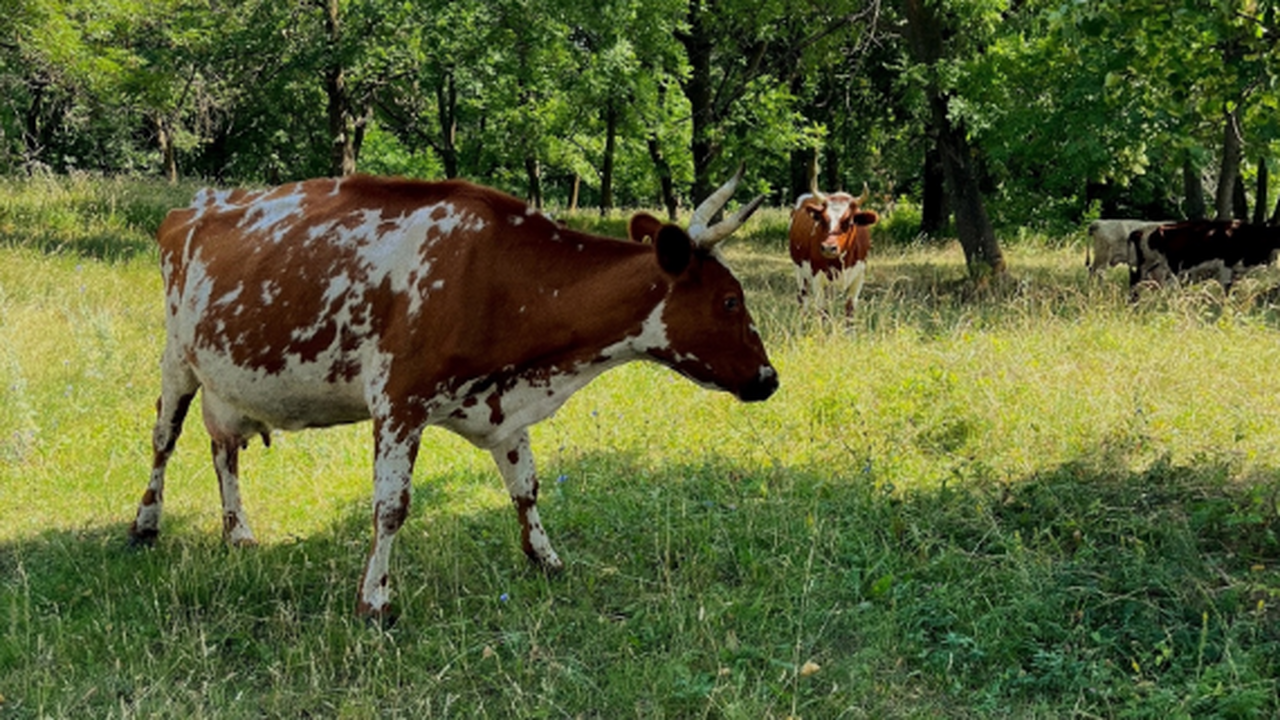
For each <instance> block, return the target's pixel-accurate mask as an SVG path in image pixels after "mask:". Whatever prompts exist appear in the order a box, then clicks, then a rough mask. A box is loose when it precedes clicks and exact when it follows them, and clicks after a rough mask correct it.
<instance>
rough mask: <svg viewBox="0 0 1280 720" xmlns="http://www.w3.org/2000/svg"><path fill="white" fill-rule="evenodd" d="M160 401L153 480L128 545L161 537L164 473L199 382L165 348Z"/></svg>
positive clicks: (153, 440) (153, 439) (154, 431)
mask: <svg viewBox="0 0 1280 720" xmlns="http://www.w3.org/2000/svg"><path fill="white" fill-rule="evenodd" d="M160 384H161V390H160V398H159V399H158V400H157V401H156V424H155V427H154V428H153V429H152V431H151V448H152V456H151V478H150V481H149V482H148V483H147V489H146V491H145V492H144V493H143V494H142V502H140V503H139V504H138V512H137V514H136V515H135V516H134V519H133V524H132V525H130V526H129V542H130V543H131V544H134V545H150V544H152V543H154V542H155V540H156V537H157V536H158V535H159V534H160V510H161V508H162V507H163V505H164V471H165V466H166V465H167V464H168V463H169V457H170V456H171V455H173V449H174V447H175V446H176V445H177V443H178V436H179V435H181V434H182V421H183V420H185V419H186V417H187V411H188V410H189V409H190V408H191V400H192V398H194V397H195V395H196V390H198V389H199V388H200V383H199V381H198V380H196V377H195V375H194V374H192V372H191V368H189V367H188V366H187V364H186V363H185V362H184V361H183V360H182V359H181V358H179V357H177V353H176V352H175V351H172V350H170V349H169V348H168V347H166V348H165V354H164V357H163V360H162V362H161V379H160Z"/></svg>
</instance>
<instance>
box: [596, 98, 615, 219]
mask: <svg viewBox="0 0 1280 720" xmlns="http://www.w3.org/2000/svg"><path fill="white" fill-rule="evenodd" d="M617 147H618V108H617V105H616V104H615V101H613V100H610V101H609V102H607V103H605V108H604V160H603V162H601V163H600V165H601V167H600V215H601V216H604V215H606V214H608V212H609V210H610V209H612V208H613V159H614V156H615V155H616V154H617Z"/></svg>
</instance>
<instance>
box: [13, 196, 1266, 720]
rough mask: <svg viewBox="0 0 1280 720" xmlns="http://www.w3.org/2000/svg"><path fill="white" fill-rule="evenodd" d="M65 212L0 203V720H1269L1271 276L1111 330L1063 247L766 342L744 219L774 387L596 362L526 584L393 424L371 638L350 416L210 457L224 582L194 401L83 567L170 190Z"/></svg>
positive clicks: (758, 280)
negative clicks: (403, 462) (158, 467)
mask: <svg viewBox="0 0 1280 720" xmlns="http://www.w3.org/2000/svg"><path fill="white" fill-rule="evenodd" d="M41 182H43V181H41ZM77 182H79V183H81V184H75V183H72V184H69V185H68V186H66V187H63V186H61V185H58V184H53V185H51V186H47V187H46V186H42V185H39V184H34V185H29V184H24V183H11V184H10V185H8V186H6V187H5V190H6V194H5V195H4V196H3V199H2V200H0V238H2V239H0V245H3V246H4V247H2V248H0V717H9V716H13V717H112V716H121V717H123V716H135V715H147V716H174V717H178V716H181V717H191V716H218V717H226V716H257V715H260V714H267V715H285V716H300V715H303V714H308V715H313V716H315V715H320V716H326V717H333V716H339V717H340V716H346V717H368V716H383V715H390V716H414V717H428V716H435V715H456V714H462V715H469V716H474V715H478V716H495V717H522V716H546V715H552V716H586V717H595V716H598V717H621V716H633V715H634V716H644V717H650V716H666V717H690V716H696V717H704V716H729V717H752V718H756V717H786V716H788V715H792V716H801V717H807V718H816V717H839V716H843V717H935V716H945V715H959V716H981V717H1008V716H1040V717H1057V716H1064V715H1073V714H1077V713H1079V714H1085V715H1096V716H1114V715H1123V714H1137V715H1140V716H1151V715H1168V714H1171V715H1175V716H1179V715H1214V714H1218V715H1224V716H1233V715H1234V716H1250V715H1254V716H1259V715H1260V716H1266V715H1270V714H1274V713H1275V712H1276V711H1277V709H1280V700H1278V698H1277V686H1276V682H1275V680H1274V678H1275V677H1276V676H1277V672H1280V635H1278V634H1277V630H1276V628H1277V627H1280V622H1278V620H1280V618H1278V617H1277V615H1276V608H1277V607H1280V582H1278V581H1277V577H1278V569H1280V542H1278V541H1277V538H1276V528H1277V525H1278V524H1280V516H1278V514H1277V509H1276V497H1277V494H1278V493H1280V471H1278V468H1280V457H1277V452H1278V451H1277V447H1278V446H1280V401H1277V397H1280V395H1278V391H1280V377H1278V376H1277V373H1276V372H1274V368H1276V367H1280V332H1278V330H1277V313H1276V307H1277V305H1276V303H1277V299H1276V294H1275V288H1276V287H1277V285H1280V283H1278V282H1277V277H1276V274H1275V271H1267V272H1263V273H1259V274H1258V275H1257V276H1256V277H1253V278H1250V279H1249V280H1247V281H1246V282H1245V283H1242V284H1241V285H1240V286H1238V287H1237V288H1236V290H1235V291H1233V292H1232V293H1231V294H1230V295H1229V296H1226V297H1224V296H1223V294H1222V292H1221V291H1220V289H1216V288H1215V287H1211V286H1202V287H1197V288H1188V289H1172V290H1168V291H1162V292H1157V293H1149V294H1145V295H1143V296H1142V297H1140V298H1139V299H1138V300H1137V302H1131V301H1130V297H1129V293H1128V288H1127V284H1126V282H1125V279H1124V278H1123V276H1122V274H1121V272H1120V271H1119V270H1115V271H1113V272H1112V274H1109V275H1107V276H1106V277H1104V278H1101V279H1100V280H1097V281H1090V280H1089V279H1088V278H1087V277H1086V274H1085V269H1084V265H1083V253H1082V252H1081V251H1078V249H1077V247H1075V246H1073V245H1072V242H1071V241H1070V240H1068V241H1065V242H1064V241H1055V242H1052V243H1049V242H1045V243H1036V242H1033V241H1030V240H1025V239H1024V240H1022V241H1020V242H1018V243H1015V244H1011V245H1010V246H1009V247H1008V248H1007V252H1008V256H1009V262H1010V266H1011V269H1012V277H1011V279H1010V280H1009V281H1008V282H1007V283H997V284H994V285H992V286H990V287H987V288H984V289H975V288H973V287H972V286H971V285H970V284H969V283H968V282H967V281H966V280H965V278H964V267H963V258H962V256H961V254H960V252H959V250H958V248H957V247H956V246H955V244H954V243H952V244H947V245H942V246H936V245H930V246H924V245H914V246H907V247H888V246H886V247H880V246H879V245H877V246H876V248H875V249H874V250H873V255H872V263H871V271H870V275H869V279H868V284H867V287H866V288H865V289H864V292H863V296H862V301H861V303H860V304H859V307H858V309H857V312H856V313H855V315H854V317H852V318H851V319H849V320H845V319H843V318H841V317H839V316H838V315H837V316H835V317H832V316H822V315H817V314H811V315H803V314H801V313H800V312H799V310H798V308H797V305H796V303H795V299H794V281H793V279H792V276H791V269H790V265H789V263H788V261H787V260H786V257H785V248H784V247H783V243H782V240H781V238H780V237H779V233H780V232H784V231H785V222H786V221H785V213H783V212H782V211H772V212H771V213H765V214H764V215H763V216H762V217H760V218H757V219H753V220H752V224H751V225H749V226H748V227H747V228H744V230H745V232H744V233H743V237H741V238H737V239H736V240H734V241H732V243H731V244H730V245H728V246H727V247H726V251H727V254H728V257H729V260H730V262H731V264H732V265H733V266H734V268H735V270H736V271H737V272H738V274H739V276H740V277H741V278H742V280H743V282H744V285H745V287H746V289H747V294H748V305H749V307H750V309H751V311H752V312H753V314H754V316H755V318H756V320H757V322H758V324H759V325H760V327H761V330H762V332H763V334H764V336H765V340H766V345H767V346H768V347H769V349H770V352H771V354H772V356H773V359H774V362H775V364H776V365H777V367H778V370H779V373H780V376H781V380H782V386H781V389H780V390H779V391H778V393H777V394H776V395H775V396H774V397H773V398H771V399H770V400H769V401H767V402H765V403H760V404H753V405H744V404H741V403H738V402H737V401H735V400H733V399H732V398H730V397H728V396H725V395H723V394H717V393H713V392H709V391H705V390H701V389H698V388H697V387H695V386H693V385H692V384H690V383H689V382H687V381H685V380H683V379H681V378H679V377H677V376H676V375H674V374H673V373H671V372H670V371H668V370H665V369H663V368H660V367H657V366H654V365H648V364H633V365H630V366H627V367H624V368H620V369H618V370H615V371H613V372H610V373H608V374H606V375H605V376H603V377H601V378H599V379H598V380H597V381H595V382H594V383H592V384H591V385H589V386H588V387H587V388H586V389H584V390H583V391H581V392H580V393H578V394H577V395H576V396H575V397H574V398H573V399H571V400H570V402H569V403H567V404H566V406H565V407H564V408H563V409H562V410H561V411H560V412H559V413H558V414H557V415H556V416H555V417H553V418H552V419H550V420H548V421H547V422H545V423H542V424H541V425H538V426H535V428H534V429H533V442H534V449H535V452H536V453H537V456H538V460H539V463H540V469H541V473H540V475H541V478H542V489H541V495H540V501H541V502H540V504H541V506H542V508H543V520H544V522H545V524H546V526H547V528H548V531H549V533H550V535H551V539H552V542H553V543H554V544H555V545H556V547H557V549H558V551H559V552H560V554H561V555H562V557H564V559H565V560H566V562H567V565H568V568H567V570H566V572H565V573H564V574H563V575H561V576H560V577H556V578H547V577H544V576H542V575H541V574H540V573H537V572H535V571H533V570H531V569H530V568H529V567H528V566H527V564H526V563H525V561H524V558H523V555H522V553H521V552H520V549H519V531H518V527H517V524H516V522H515V517H514V513H513V512H512V510H511V507H510V501H509V500H508V499H507V497H506V495H505V492H504V491H503V489H502V483H501V480H500V479H499V478H498V475H497V473H496V471H495V469H494V468H493V467H492V462H491V461H490V459H489V457H488V454H487V453H484V452H481V451H478V450H476V449H474V448H472V447H471V446H469V445H468V444H466V443H465V442H463V441H462V440H460V439H458V438H456V437H453V436H451V435H449V434H448V433H446V432H444V431H441V430H429V431H428V432H427V434H426V435H425V436H424V443H423V448H422V451H421V453H420V455H419V460H418V467H417V472H416V474H415V483H414V507H413V510H414V514H413V517H412V518H411V519H410V521H409V523H408V524H407V525H406V527H405V529H404V531H403V532H402V533H401V535H400V537H399V538H398V540H397V546H396V551H395V555H394V557H393V568H392V570H393V583H394V586H395V588H396V591H397V595H396V599H395V603H396V606H397V608H398V609H399V610H400V613H401V618H400V621H399V623H398V624H396V625H395V626H394V627H392V628H390V629H379V628H374V627H369V626H366V625H364V624H362V623H361V622H359V621H357V620H356V619H355V618H354V616H353V610H354V604H355V603H354V594H355V583H356V580H357V578H358V575H359V572H360V569H361V565H362V563H363V561H364V557H365V553H366V552H367V549H368V548H367V544H368V535H369V527H370V522H371V520H370V513H369V508H368V505H369V497H370V492H371V487H370V485H371V483H370V476H371V459H370V452H371V445H372V443H371V430H370V428H369V426H368V425H367V424H361V425H353V426H347V427H339V428H332V429H328V430H323V431H307V432H302V433H278V434H276V435H275V436H274V438H273V443H272V447H271V448H269V449H264V448H262V447H261V445H260V444H259V443H257V442H255V443H254V444H253V445H252V446H251V448H250V449H249V450H248V451H247V452H245V453H243V455H242V463H241V469H242V474H243V476H244V481H243V489H244V492H245V495H246V506H247V510H248V512H249V517H250V521H251V522H252V524H253V526H254V530H255V532H256V534H257V535H258V538H259V539H260V540H261V541H262V543H263V544H262V546H261V547H260V548H258V549H257V550H255V551H251V552H239V551H230V550H228V549H226V548H223V547H222V545H221V543H220V536H219V528H220V524H219V518H218V515H219V512H218V507H219V503H218V495H217V487H216V483H215V481H214V477H213V472H212V469H211V467H210V463H209V457H208V454H209V453H208V438H207V436H206V435H205V433H204V430H203V428H202V427H201V423H200V420H199V406H198V404H197V406H196V407H194V408H193V411H192V413H191V415H190V416H189V418H188V420H187V427H186V433H185V434H184V435H183V437H182V439H181V441H180V443H179V447H178V451H177V454H176V455H175V457H174V460H173V462H172V463H171V465H170V472H169V483H168V488H167V495H166V506H165V512H166V516H165V519H164V524H163V532H162V536H161V539H160V542H159V545H158V546H157V547H156V548H155V549H154V550H152V551H148V552H127V551H126V550H125V549H124V531H125V528H126V526H127V524H128V522H129V521H130V520H131V519H132V516H133V513H134V510H135V508H136V503H137V502H138V499H139V497H140V496H141V493H142V490H143V488H144V485H145V482H146V477H147V470H148V468H149V464H150V452H151V451H150V440H149V438H150V432H151V423H152V419H153V413H154V401H155V396H156V394H157V392H158V387H159V370H158V366H157V359H158V355H159V351H160V345H161V331H162V327H161V326H162V308H161V304H160V280H159V275H158V272H157V270H156V268H155V257H154V251H153V250H152V249H151V245H150V240H149V233H150V232H151V231H152V230H153V229H154V224H155V223H158V222H159V217H161V216H162V212H158V211H156V210H155V208H154V206H155V204H156V203H158V202H159V200H157V198H159V197H161V196H163V194H164V193H173V194H172V195H168V196H167V197H169V198H170V199H171V200H172V201H173V202H174V204H177V203H180V202H183V201H184V200H183V199H182V198H181V197H180V196H181V194H182V193H183V192H188V191H186V190H183V189H181V188H180V189H177V190H169V189H167V188H164V187H160V188H159V189H157V188H153V187H151V186H147V185H128V184H113V183H112V182H96V183H95V182H94V181H88V180H81V181H77ZM122 207H131V208H150V209H148V210H146V211H145V212H144V211H143V210H141V209H139V210H136V213H135V216H136V218H138V219H135V220H130V221H127V222H122V221H121V220H120V218H122V217H124V216H125V215H128V213H125V212H123V211H122V210H120V208H122ZM85 208H89V209H88V210H86V209H85ZM112 208H115V210H112ZM130 212H134V211H130ZM62 215H70V216H74V218H75V219H74V221H64V220H57V221H56V222H54V223H52V226H57V227H62V228H63V229H62V230H58V231H57V233H55V234H49V233H45V231H43V230H40V229H39V228H38V227H37V226H39V225H40V224H41V221H42V218H45V217H50V216H58V217H61V216H62ZM99 217H103V218H105V219H103V220H99V219H98V218H99ZM112 218H115V219H112ZM60 223H62V224H60ZM50 232H52V231H50ZM54 235H56V238H55V239H51V238H54ZM28 238H33V239H30V240H28ZM94 238H99V239H100V240H101V241H99V240H95V239H94ZM82 241H83V242H82ZM1047 245H1054V246H1055V247H1058V248H1059V249H1045V246H1047ZM122 248H123V250H122ZM805 663H813V664H814V665H816V666H817V667H818V668H819V669H818V671H817V672H806V673H802V672H801V669H802V668H803V667H804V666H805ZM811 670H812V668H811Z"/></svg>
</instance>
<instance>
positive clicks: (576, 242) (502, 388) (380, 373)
mask: <svg viewBox="0 0 1280 720" xmlns="http://www.w3.org/2000/svg"><path fill="white" fill-rule="evenodd" d="M741 176H742V171H741V170H739V171H738V175H737V176H736V177H735V178H734V179H733V180H731V181H729V182H728V183H726V184H725V186H723V187H722V188H720V189H719V190H718V191H717V192H716V193H715V194H713V195H712V197H711V198H709V199H708V200H707V201H706V202H705V203H704V204H703V205H702V206H701V207H699V208H698V210H697V211H696V212H695V213H694V216H693V219H692V222H691V225H690V227H689V230H688V231H687V232H686V231H685V230H683V229H681V228H679V227H677V226H675V225H664V224H662V223H661V222H660V221H658V220H657V219H656V218H653V217H651V216H646V215H638V216H636V217H634V218H632V222H631V226H632V233H633V236H635V237H639V236H641V235H650V236H651V237H652V238H653V243H652V244H642V243H639V242H633V241H628V240H616V239H611V238H604V237H597V236H594V235H588V234H585V233H581V232H575V231H573V230H570V229H567V228H564V227H561V226H559V225H557V224H555V223H554V222H552V221H551V220H549V219H547V218H546V217H544V216H543V215H542V214H541V213H538V212H535V211H533V210H532V209H530V208H529V207H528V206H526V205H525V204H524V203H523V202H521V201H519V200H517V199H515V198H513V197H511V196H509V195H506V194H503V193H500V192H498V191H496V190H492V189H489V188H485V187H481V186H478V185H473V184H470V183H467V182H462V181H447V182H434V183H432V182H419V181H412V180H402V179H385V178H375V177H367V176H353V177H349V178H345V179H326V180H311V181H307V182H302V183H297V184H294V185H287V186H282V187H278V188H274V189H270V190H265V191H259V192H249V191H244V190H232V191H229V192H215V191H208V190H205V191H201V192H200V193H198V194H197V195H196V197H195V200H194V201H193V203H192V204H191V206H190V207H187V208H184V209H181V210H175V211H173V212H171V213H169V216H168V217H167V218H166V219H165V220H164V223H163V224H162V225H161V226H160V231H159V237H158V239H159V244H160V260H161V265H162V270H163V275H164V286H165V293H166V297H165V309H166V314H165V331H166V343H165V348H164V354H163V357H162V362H161V370H162V377H161V383H162V390H161V395H160V399H159V403H158V408H157V418H156V424H155V430H154V432H153V436H152V443H153V446H154V451H155V455H154V460H153V464H152V469H151V479H150V484H149V485H148V486H147V489H146V492H145V493H144V494H143V497H142V502H141V504H140V505H139V507H138V512H137V516H136V519H135V520H134V522H133V525H132V526H131V527H130V529H129V533H130V536H131V538H132V539H133V540H134V541H135V542H139V543H150V542H153V541H154V539H155V537H156V536H157V534H158V532H159V522H160V511H161V504H162V500H163V498H164V472H165V464H166V463H167V461H168V460H169V457H170V455H171V454H172V452H173V449H174V444H175V442H176V441H177V439H178V435H179V433H180V432H181V430H182V421H183V418H184V416H185V414H186V412H187V408H188V406H189V405H190V403H191V400H192V398H193V397H194V395H195V393H196V391H197V390H198V389H200V388H203V389H204V400H203V410H204V423H205V427H206V428H207V429H208V431H209V435H210V437H211V438H212V448H213V465H214V468H215V470H216V473H217V477H218V484H219V488H220V490H221V494H222V529H223V536H224V538H225V539H226V540H227V541H228V542H229V543H232V544H237V545H244V544H253V543H254V542H255V539H254V535H253V533H252V532H251V531H250V529H249V525H248V522H247V520H246V517H245V513H244V509H243V507H242V506H241V502H240V490H239V474H238V469H237V466H238V463H237V458H238V454H239V451H240V450H241V449H243V448H245V447H247V445H248V441H249V439H250V438H251V437H253V436H254V435H261V436H262V438H263V441H264V442H266V441H267V440H268V439H269V433H270V431H271V430H273V429H281V430H299V429H302V428H309V427H323V426H328V425H335V424H339V423H350V422H357V421H362V420H366V419H372V420H373V430H374V432H373V436H374V489H373V526H374V527H373V545H372V550H371V553H370V555H369V559H368V563H367V565H366V567H365V571H364V575H363V578H362V579H361V581H360V588H359V604H358V610H359V612H361V613H362V614H367V615H381V614H383V613H384V612H385V611H386V610H387V608H388V602H389V598H390V590H389V586H388V579H387V560H388V556H389V554H390V552H391V544H392V540H393V538H394V537H395V535H396V532H397V530H399V528H400V526H401V524H402V523H403V522H404V520H405V517H406V516H407V515H408V512H409V495H410V492H409V491H410V479H411V476H412V473H413V466H414V461H415V458H416V456H417V452H418V447H419V438H420V436H421V434H422V432H423V430H424V429H426V427H427V426H429V425H439V426H442V427H445V428H448V429H449V430H452V431H453V432H455V433H457V434H458V435H461V436H462V437H464V438H466V439H467V440H469V441H470V442H471V443H473V444H474V445H476V446H478V447H480V448H483V449H486V450H488V451H490V453H492V455H493V458H494V461H495V462H496V463H497V465H498V469H499V471H500V472H501V475H502V478H503V480H504V481H505V483H506V486H507V489H508V491H509V492H510V494H511V500H512V502H513V503H514V504H515V510H516V513H517V516H518V519H519V521H520V525H521V532H522V545H523V549H524V552H525V553H526V554H527V555H528V556H529V558H530V559H531V560H533V561H534V562H535V563H537V564H539V565H541V566H542V567H544V568H547V569H549V570H555V569H559V568H560V567H562V565H561V561H560V558H559V557H557V555H556V553H555V551H554V550H552V548H551V544H550V542H549V540H548V539H547V534H546V532H545V531H544V530H543V527H542V524H541V522H540V521H539V518H538V510H537V506H536V503H537V498H538V479H537V476H536V474H535V470H534V459H533V453H532V449H531V447H530V443H529V433H528V430H527V428H528V426H529V425H531V424H533V423H535V422H538V421H539V420H542V419H543V418H546V417H547V416H549V415H550V414H552V413H553V412H554V411H555V410H556V409H557V408H559V407H560V406H561V405H562V404H563V403H564V402H565V400H566V399H568V397H569V396H570V395H572V394H573V393H574V392H575V391H576V390H578V389H579V388H581V387H583V386H584V385H586V384H587V383H588V382H589V381H590V380H591V379H593V378H594V377H596V376H597V375H599V374H600V373H602V372H604V371H605V370H608V369H610V368H613V367H616V366H618V365H621V364H623V363H626V362H630V361H632V360H652V361H655V362H658V363H660V364H662V365H666V366H667V367H669V368H671V369H673V370H675V371H676V372H678V373H680V374H681V375H684V376H685V377H687V378H689V379H690V380H693V381H694V382H696V383H698V384H700V385H703V386H705V387H709V388H714V389H719V390H726V391H728V392H730V393H732V394H734V395H735V396H737V397H738V398H739V399H741V400H744V401H757V400H764V399H765V398H768V397H769V396H770V395H771V394H772V393H773V392H774V390H775V389H776V388H777V387H778V377H777V374H776V373H775V372H774V368H773V366H772V365H771V364H770V363H769V358H768V356H767V355H766V353H765V349H764V346H763V344H762V343H761V339H760V336H759V335H758V334H757V332H756V327H755V325H754V324H753V323H752V320H751V316H750V315H749V314H748V312H747V309H746V306H745V305H744V303H743V292H742V286H741V285H740V284H739V283H738V281H737V280H736V279H735V278H734V276H733V274H732V273H731V272H730V271H729V269H728V268H727V267H726V266H725V264H724V262H723V261H722V259H721V256H720V253H719V251H718V249H717V247H716V244H717V243H718V242H719V241H721V240H723V239H724V238H725V237H727V236H728V235H729V233H731V232H733V231H734V230H735V229H736V228H737V227H738V226H739V225H741V224H742V222H743V221H744V220H746V218H747V216H748V215H750V214H751V212H753V211H754V210H755V208H756V207H757V206H758V205H759V203H760V200H762V199H763V198H757V199H756V200H755V201H754V202H752V203H750V204H748V205H747V206H745V207H744V208H743V209H742V210H741V211H740V212H739V213H737V214H736V215H734V216H732V217H730V218H728V219H726V220H723V221H721V222H720V223H718V224H715V225H712V224H710V222H709V219H710V218H711V217H712V216H713V215H714V214H715V213H716V212H718V211H719V209H720V207H722V206H723V205H724V203H725V202H726V200H727V199H728V198H729V196H730V195H731V194H732V193H733V190H734V188H735V187H736V185H737V183H738V180H739V179H740V178H741Z"/></svg>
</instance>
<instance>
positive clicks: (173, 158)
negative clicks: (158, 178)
mask: <svg viewBox="0 0 1280 720" xmlns="http://www.w3.org/2000/svg"><path fill="white" fill-rule="evenodd" d="M156 141H157V142H158V143H159V145H160V158H161V161H162V162H163V164H164V177H165V179H166V180H168V181H169V184H170V185H176V184H177V183H178V158H177V153H176V152H175V151H174V147H173V133H172V132H170V131H169V121H168V120H166V119H165V118H164V117H163V116H160V115H157V116H156Z"/></svg>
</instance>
